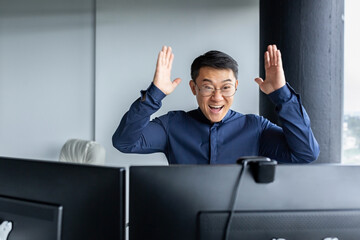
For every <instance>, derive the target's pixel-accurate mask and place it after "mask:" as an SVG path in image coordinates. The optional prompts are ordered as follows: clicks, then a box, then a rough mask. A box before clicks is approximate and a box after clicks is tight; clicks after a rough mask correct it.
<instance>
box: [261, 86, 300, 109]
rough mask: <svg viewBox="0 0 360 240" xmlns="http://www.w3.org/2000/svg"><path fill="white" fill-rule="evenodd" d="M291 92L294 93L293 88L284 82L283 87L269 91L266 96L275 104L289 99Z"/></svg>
mask: <svg viewBox="0 0 360 240" xmlns="http://www.w3.org/2000/svg"><path fill="white" fill-rule="evenodd" d="M292 93H294V94H296V93H295V91H294V89H292V87H290V85H289V84H288V83H286V84H285V85H284V86H283V87H281V88H279V89H278V90H276V91H274V92H272V93H270V94H269V95H268V96H269V98H270V100H271V101H272V102H273V103H274V104H275V105H278V104H282V103H285V102H287V101H289V100H290V98H291V95H292Z"/></svg>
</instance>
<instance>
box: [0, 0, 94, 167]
mask: <svg viewBox="0 0 360 240" xmlns="http://www.w3.org/2000/svg"><path fill="white" fill-rule="evenodd" d="M93 9H94V3H92V2H91V1H87V0H76V1H73V0H61V1H57V0H31V1H29V0H11V1H7V0H0V156H11V157H20V158H36V159H49V160H56V159H58V155H59V152H60V149H61V146H62V144H64V142H65V141H66V140H67V139H68V138H72V137H78V138H85V139H89V138H92V137H93V135H94V127H93V125H94V123H93V121H94V120H93V119H94V117H93V109H94V107H93V105H94V94H93V92H94V90H93V88H94V73H93V72H94V71H93V68H94V66H93V63H94V44H93V36H94V21H93V18H94V11H93Z"/></svg>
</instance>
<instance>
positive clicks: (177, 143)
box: [112, 45, 319, 164]
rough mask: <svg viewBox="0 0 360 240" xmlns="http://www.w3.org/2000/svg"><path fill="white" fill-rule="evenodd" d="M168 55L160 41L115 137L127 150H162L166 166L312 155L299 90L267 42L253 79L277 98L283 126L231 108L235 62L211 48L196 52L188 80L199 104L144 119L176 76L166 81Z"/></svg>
mask: <svg viewBox="0 0 360 240" xmlns="http://www.w3.org/2000/svg"><path fill="white" fill-rule="evenodd" d="M173 59H174V55H173V53H172V49H171V47H166V46H164V47H163V48H162V50H161V51H160V53H159V55H158V60H157V65H156V72H155V76H154V80H153V82H152V84H151V85H150V87H149V88H148V89H147V90H146V91H142V92H141V97H140V98H139V99H138V100H136V101H135V102H134V103H133V104H132V105H131V107H130V110H129V111H128V112H127V113H126V114H125V115H124V117H123V118H122V120H121V122H120V125H119V127H118V128H117V130H116V132H115V133H114V135H113V138H112V140H113V145H114V147H116V148H117V149H118V150H120V151H121V152H125V153H154V152H163V153H164V154H165V155H166V157H167V159H168V162H169V163H170V164H233V163H236V160H237V159H238V158H240V157H242V156H254V155H260V156H266V157H269V158H271V159H276V160H277V161H279V162H293V163H308V162H312V161H314V160H316V158H317V157H318V155H319V146H318V143H317V142H316V139H315V137H314V136H313V133H312V131H311V128H310V120H309V117H308V115H307V113H306V111H305V109H304V108H303V107H302V105H301V103H300V100H299V96H298V95H297V94H296V93H295V92H294V90H293V89H292V88H291V87H290V86H289V85H288V84H286V81H285V76H284V71H283V67H282V60H281V54H280V51H279V50H278V49H277V48H276V46H275V45H269V46H268V49H267V51H266V52H265V55H264V60H265V70H266V78H265V81H264V80H263V79H261V78H256V79H255V81H256V83H257V84H258V85H259V87H260V89H261V91H263V92H264V93H265V94H267V95H268V96H269V98H270V99H271V100H272V101H273V102H274V103H275V104H276V110H277V112H278V115H279V118H280V120H281V122H282V128H281V127H279V126H276V125H274V124H272V123H271V122H270V121H268V120H267V119H265V118H263V117H260V116H257V115H252V114H248V115H243V114H240V113H238V112H235V111H232V110H230V107H231V105H232V102H233V99H234V94H235V92H236V89H237V86H238V80H237V74H238V69H237V63H236V61H235V60H234V59H232V58H231V57H230V56H228V55H227V54H225V53H222V52H219V51H210V52H207V53H206V54H204V55H201V56H199V57H198V58H196V59H195V60H194V62H193V64H192V66H191V77H192V80H191V81H190V82H189V84H190V88H191V91H192V93H193V94H194V95H195V96H196V99H197V102H198V105H199V108H198V109H196V110H192V111H190V112H184V111H172V112H169V113H168V114H166V115H163V116H161V117H158V118H155V119H154V120H152V121H150V116H151V114H153V113H155V112H156V111H157V110H158V109H159V108H160V107H161V100H162V99H163V98H164V97H165V96H166V95H169V94H171V93H172V92H173V91H174V89H175V88H176V86H177V85H178V84H179V83H180V81H181V79H179V78H177V79H175V80H174V81H171V79H170V73H171V67H172V63H173Z"/></svg>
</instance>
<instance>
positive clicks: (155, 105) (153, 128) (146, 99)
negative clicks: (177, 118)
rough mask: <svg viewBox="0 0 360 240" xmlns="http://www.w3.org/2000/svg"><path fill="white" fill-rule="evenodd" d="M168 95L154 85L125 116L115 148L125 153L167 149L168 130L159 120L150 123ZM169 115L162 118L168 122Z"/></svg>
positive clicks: (117, 134) (117, 135)
mask: <svg viewBox="0 0 360 240" xmlns="http://www.w3.org/2000/svg"><path fill="white" fill-rule="evenodd" d="M165 96H166V95H165V94H164V93H163V92H162V91H161V90H160V89H158V88H157V87H156V86H155V85H154V84H153V83H151V85H150V86H149V88H148V89H147V90H146V91H141V97H140V98H138V99H137V100H136V101H135V102H134V103H133V104H132V105H131V107H130V109H129V111H128V112H127V113H126V114H125V115H124V116H123V118H122V119H121V122H120V124H119V126H118V128H117V129H116V131H115V133H114V135H113V137H112V142H113V146H114V147H115V148H116V149H118V150H119V151H121V152H124V153H154V152H164V151H165V149H166V139H167V137H166V136H167V134H166V129H165V127H164V125H163V124H162V122H161V121H160V120H159V119H155V120H153V121H150V116H151V115H152V114H153V113H155V112H156V111H157V110H158V109H160V107H161V100H162V99H163V98H164V97H165ZM166 118H167V115H164V116H162V119H163V120H166Z"/></svg>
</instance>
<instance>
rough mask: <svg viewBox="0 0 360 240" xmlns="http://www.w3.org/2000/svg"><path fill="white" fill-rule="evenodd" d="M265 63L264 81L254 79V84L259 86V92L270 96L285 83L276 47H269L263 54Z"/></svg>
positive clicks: (278, 51)
mask: <svg viewBox="0 0 360 240" xmlns="http://www.w3.org/2000/svg"><path fill="white" fill-rule="evenodd" d="M264 61H265V80H263V79H262V78H255V82H256V83H257V84H259V87H260V89H261V91H262V92H263V93H265V94H270V93H272V92H274V91H276V90H278V89H279V88H281V87H283V86H284V85H285V83H286V81H285V74H284V69H283V66H282V60H281V53H280V50H278V49H277V48H276V45H269V46H268V48H267V51H266V52H265V54H264Z"/></svg>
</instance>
